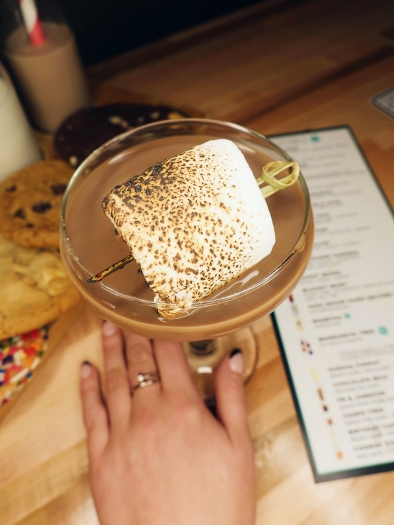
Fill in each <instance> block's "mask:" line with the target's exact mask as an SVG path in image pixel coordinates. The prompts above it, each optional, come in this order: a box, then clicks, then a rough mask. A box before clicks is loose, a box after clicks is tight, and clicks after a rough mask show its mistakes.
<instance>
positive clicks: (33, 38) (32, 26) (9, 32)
mask: <svg viewBox="0 0 394 525" xmlns="http://www.w3.org/2000/svg"><path fill="white" fill-rule="evenodd" d="M0 9H1V13H0V18H1V19H2V28H1V33H2V46H3V52H4V55H5V58H6V60H7V63H8V65H9V67H10V71H11V72H12V73H13V75H14V77H15V82H16V86H17V88H18V90H19V91H20V93H21V100H22V102H23V104H24V106H25V108H26V110H27V113H28V115H29V117H30V119H31V121H32V123H33V124H34V125H35V126H36V127H37V128H38V129H40V130H42V131H46V132H50V133H53V132H54V131H56V129H57V128H58V127H59V125H60V124H61V123H62V121H63V120H64V119H65V118H66V117H68V116H69V115H70V114H71V113H74V112H75V111H76V110H78V109H80V108H82V107H85V106H88V105H89V94H88V89H87V84H86V78H85V73H84V70H83V67H82V63H81V60H80V57H79V54H78V50H77V46H76V43H75V39H74V35H73V33H72V31H71V30H70V28H69V26H68V25H67V23H66V21H65V19H64V17H63V14H62V13H61V11H60V10H59V8H58V7H57V6H56V4H55V3H54V2H53V1H52V0H1V2H0Z"/></svg>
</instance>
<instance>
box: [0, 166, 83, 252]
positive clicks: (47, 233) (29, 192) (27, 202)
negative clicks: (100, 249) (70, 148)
mask: <svg viewBox="0 0 394 525" xmlns="http://www.w3.org/2000/svg"><path fill="white" fill-rule="evenodd" d="M72 174H73V170H72V169H71V168H70V167H69V166H68V165H67V164H66V163H65V162H63V161H62V160H45V161H40V162H36V163H35V164H32V165H30V166H28V167H26V168H24V169H22V170H20V171H17V172H16V173H14V174H13V175H11V176H10V177H8V178H7V179H5V180H4V181H3V182H2V183H1V184H0V233H2V234H3V235H4V236H5V237H7V238H8V239H10V240H12V241H14V242H15V243H17V244H19V245H21V246H29V247H53V248H57V247H58V246H59V223H60V206H61V202H62V198H63V193H64V191H65V189H66V187H67V184H68V182H69V180H70V178H71V176H72Z"/></svg>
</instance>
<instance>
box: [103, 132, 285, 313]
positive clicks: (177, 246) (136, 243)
mask: <svg viewBox="0 0 394 525" xmlns="http://www.w3.org/2000/svg"><path fill="white" fill-rule="evenodd" d="M103 209H104V212H105V213H106V215H107V216H108V217H109V218H110V220H111V221H112V222H113V224H114V226H115V228H116V229H117V230H118V232H119V233H120V234H121V236H122V237H123V239H124V240H125V241H126V243H127V244H128V246H129V247H130V250H131V253H132V254H133V256H134V258H135V260H136V261H137V262H138V263H139V264H140V266H141V270H142V273H143V274H144V276H145V279H146V281H147V283H148V285H149V286H150V287H151V289H152V290H153V291H154V293H155V294H156V297H155V301H156V302H157V303H158V311H159V314H160V315H162V316H165V317H169V316H175V315H179V314H181V313H184V312H185V311H186V310H187V309H188V308H189V307H190V305H191V303H192V302H194V301H197V300H198V299H201V298H203V297H206V296H207V295H209V294H210V293H212V292H213V291H214V290H216V289H217V288H219V287H221V286H223V285H224V284H226V283H227V282H229V281H230V280H231V279H233V278H234V277H237V276H238V275H240V274H241V273H242V272H244V271H245V270H247V269H248V268H250V267H251V266H253V265H254V264H256V263H258V262H259V261H261V259H263V258H264V257H266V256H267V255H268V254H269V253H270V252H271V250H272V247H273V245H274V244H275V232H274V227H273V224H272V219H271V215H270V212H269V210H268V207H267V204H266V202H265V199H264V197H263V195H262V194H261V191H260V188H259V187H258V185H257V182H256V179H255V178H254V176H253V173H252V171H251V169H250V167H249V165H248V163H247V162H246V160H245V157H244V156H243V154H242V153H241V151H240V150H239V149H238V148H237V146H235V144H234V143H233V142H231V141H229V140H225V139H219V140H211V141H209V142H206V143H204V144H201V145H199V146H196V147H194V148H192V149H190V150H188V151H185V152H183V153H180V154H179V155H177V156H176V157H173V158H170V159H166V160H164V161H162V162H159V163H158V164H155V165H154V166H152V167H150V168H148V169H147V170H145V171H143V172H142V173H140V174H139V175H135V176H134V177H132V178H131V179H130V180H128V181H127V182H125V183H124V184H122V185H120V186H116V187H115V188H114V189H113V190H112V191H111V193H109V195H107V196H106V197H105V199H104V201H103Z"/></svg>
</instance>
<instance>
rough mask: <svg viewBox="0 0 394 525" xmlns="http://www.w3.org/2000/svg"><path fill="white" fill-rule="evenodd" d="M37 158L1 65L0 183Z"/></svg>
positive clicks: (6, 75) (30, 136) (21, 112)
mask: <svg viewBox="0 0 394 525" xmlns="http://www.w3.org/2000/svg"><path fill="white" fill-rule="evenodd" d="M40 158H41V156H40V151H39V149H38V146H37V144H36V142H35V140H34V136H33V133H32V130H31V128H30V126H29V123H28V121H27V118H26V116H25V114H24V112H23V109H22V106H21V104H20V102H19V100H18V97H17V95H16V93H15V89H14V87H13V85H12V83H11V81H10V78H9V76H8V74H7V72H6V70H5V68H4V67H3V66H2V65H1V64H0V181H1V180H3V179H5V178H6V177H8V175H11V173H13V172H14V171H17V170H19V169H21V168H24V167H25V166H27V165H29V164H32V163H33V162H37V161H38V160H40Z"/></svg>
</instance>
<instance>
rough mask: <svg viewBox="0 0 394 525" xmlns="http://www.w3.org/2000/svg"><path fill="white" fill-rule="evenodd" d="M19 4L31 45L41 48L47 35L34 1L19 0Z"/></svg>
mask: <svg viewBox="0 0 394 525" xmlns="http://www.w3.org/2000/svg"><path fill="white" fill-rule="evenodd" d="M19 4H20V7H21V12H22V17H23V21H24V23H25V27H26V31H27V34H28V36H29V40H30V43H31V45H33V46H41V45H42V44H44V42H45V35H44V31H43V30H42V25H41V21H40V19H39V17H38V12H37V7H36V4H35V2H34V0H19Z"/></svg>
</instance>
